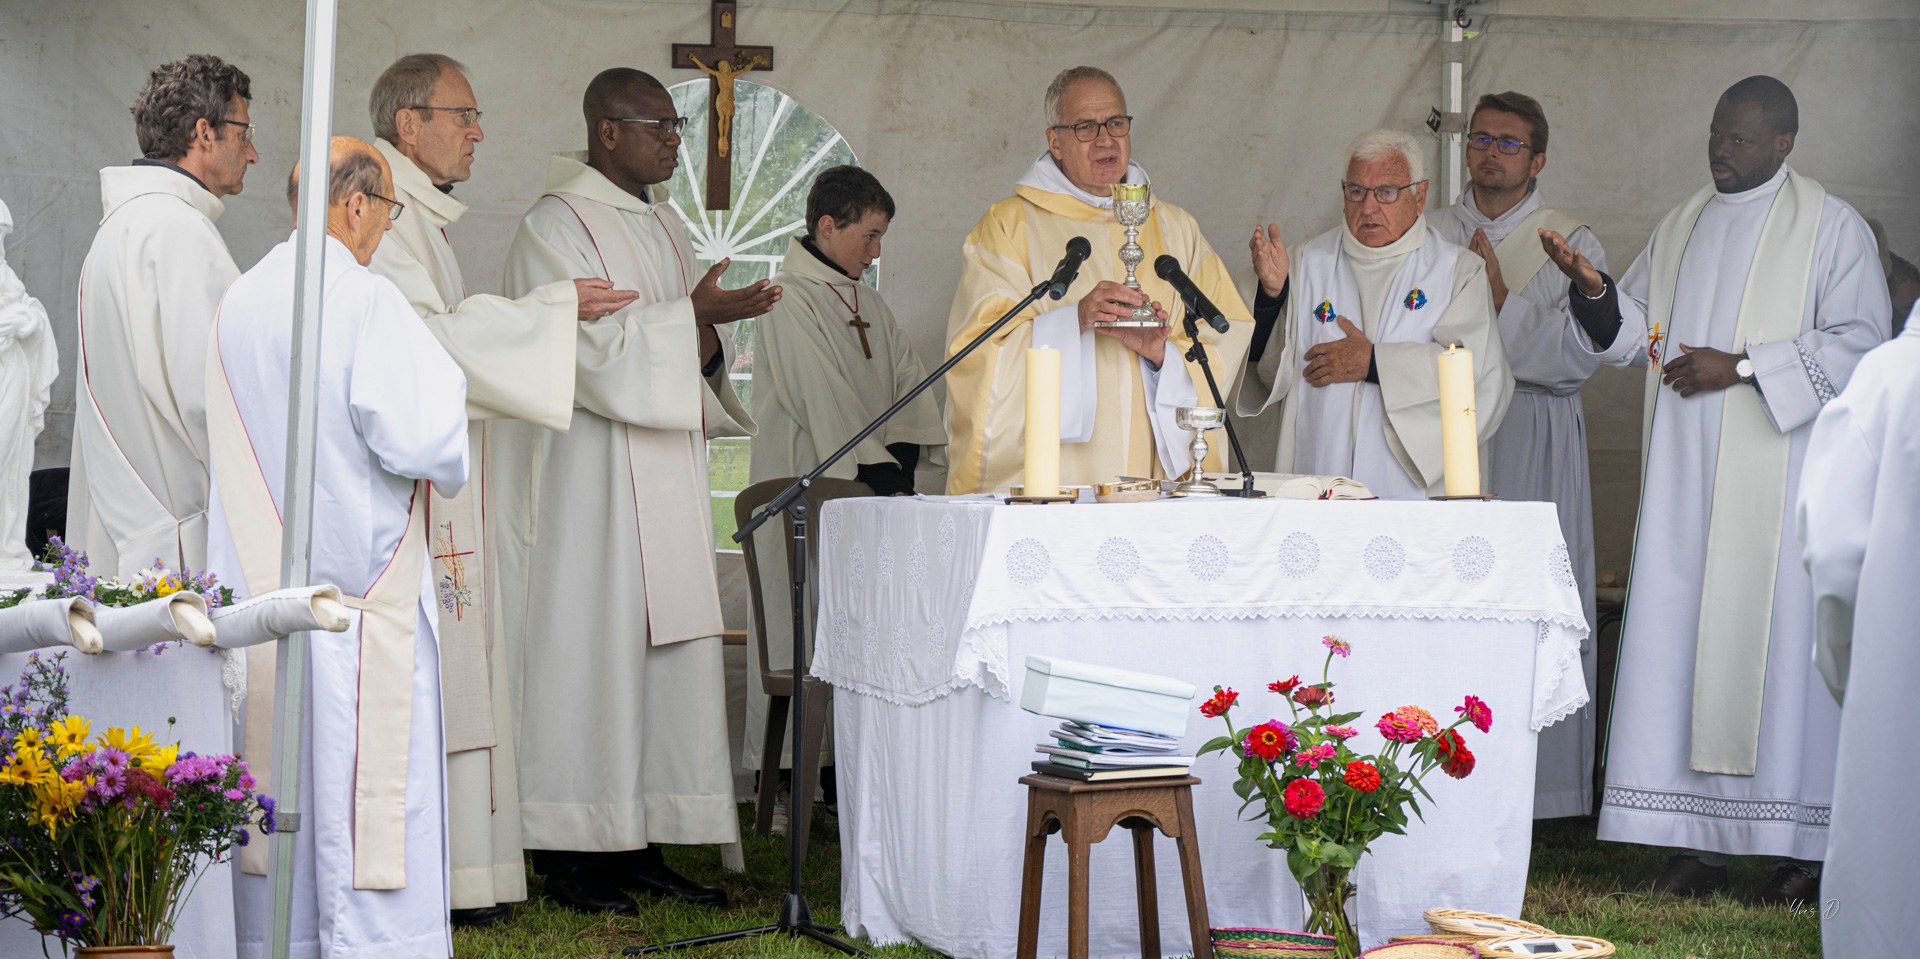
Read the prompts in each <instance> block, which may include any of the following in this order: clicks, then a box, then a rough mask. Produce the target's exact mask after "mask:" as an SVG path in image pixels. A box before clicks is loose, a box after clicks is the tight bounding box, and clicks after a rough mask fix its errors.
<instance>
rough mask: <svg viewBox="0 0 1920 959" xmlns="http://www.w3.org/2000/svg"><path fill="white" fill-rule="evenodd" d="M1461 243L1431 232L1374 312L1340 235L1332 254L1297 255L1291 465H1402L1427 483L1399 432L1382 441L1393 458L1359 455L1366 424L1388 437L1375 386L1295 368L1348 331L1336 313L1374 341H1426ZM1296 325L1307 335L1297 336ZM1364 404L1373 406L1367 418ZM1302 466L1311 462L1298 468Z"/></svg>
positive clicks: (1355, 472) (1347, 471) (1357, 470)
mask: <svg viewBox="0 0 1920 959" xmlns="http://www.w3.org/2000/svg"><path fill="white" fill-rule="evenodd" d="M1341 232H1344V228H1342V230H1341ZM1460 249H1461V248H1460V247H1456V246H1453V245H1452V244H1449V243H1442V242H1440V238H1439V237H1437V236H1433V235H1431V234H1429V235H1428V237H1427V241H1426V242H1425V243H1422V244H1420V245H1419V246H1418V247H1415V248H1414V250H1413V251H1412V252H1411V253H1408V254H1407V256H1406V259H1405V260H1404V261H1402V262H1401V264H1400V267H1399V269H1397V270H1396V271H1395V272H1394V275H1393V283H1392V286H1391V287H1390V288H1389V292H1388V293H1387V295H1386V296H1383V297H1382V298H1381V303H1380V305H1379V309H1378V312H1376V313H1375V314H1374V315H1372V316H1368V315H1365V313H1364V312H1363V309H1362V304H1361V301H1360V285H1359V283H1358V281H1357V280H1356V279H1355V278H1354V275H1353V267H1352V264H1351V263H1350V262H1349V261H1348V254H1347V251H1346V249H1345V245H1344V243H1342V242H1341V241H1340V240H1335V242H1334V244H1333V255H1332V256H1311V257H1309V256H1301V257H1300V258H1299V261H1298V262H1296V263H1295V264H1294V268H1293V276H1292V279H1293V282H1294V283H1295V284H1296V285H1295V286H1294V288H1293V290H1292V292H1290V293H1289V294H1288V301H1289V302H1288V314H1289V315H1288V317H1287V322H1288V323H1290V324H1291V329H1290V331H1289V334H1288V337H1287V346H1288V350H1287V356H1286V357H1285V358H1283V359H1282V360H1281V362H1283V363H1292V364H1293V366H1294V373H1293V375H1294V376H1295V377H1296V380H1297V381H1296V383H1295V385H1294V389H1293V402H1294V403H1295V404H1297V406H1298V407H1299V413H1298V414H1297V418H1296V420H1295V433H1294V436H1295V442H1294V453H1293V463H1292V464H1291V471H1292V472H1306V473H1324V474H1330V475H1351V476H1359V477H1367V476H1379V475H1381V473H1382V471H1385V470H1400V471H1401V472H1403V473H1406V474H1407V476H1408V477H1409V479H1410V480H1412V481H1413V482H1414V483H1415V484H1416V485H1420V486H1427V485H1429V483H1430V480H1429V478H1428V477H1425V476H1422V475H1420V471H1419V469H1418V468H1417V466H1416V464H1415V463H1413V462H1412V457H1411V455H1410V454H1404V453H1403V452H1402V451H1403V450H1405V449H1407V443H1406V442H1405V441H1404V439H1403V441H1402V442H1401V443H1400V444H1399V446H1398V448H1395V444H1394V443H1393V442H1391V441H1389V442H1388V443H1387V446H1388V448H1389V450H1390V451H1391V452H1393V453H1394V454H1395V455H1394V460H1393V462H1389V463H1379V462H1370V463H1363V462H1360V461H1359V458H1360V457H1361V455H1362V453H1361V450H1360V448H1359V447H1358V445H1357V443H1356V442H1355V440H1356V437H1357V435H1358V431H1359V430H1360V429H1361V428H1362V427H1363V426H1369V427H1375V428H1378V429H1380V430H1381V431H1382V432H1383V433H1384V434H1385V435H1387V436H1388V437H1389V438H1391V437H1392V436H1393V434H1392V431H1391V430H1392V427H1391V424H1390V423H1389V422H1388V420H1387V415H1386V407H1385V404H1384V402H1383V401H1382V400H1381V398H1380V396H1379V390H1380V387H1379V386H1378V385H1376V384H1372V383H1364V382H1360V383H1329V384H1327V385H1326V386H1320V387H1315V386H1310V385H1308V384H1307V382H1306V378H1305V376H1304V374H1302V373H1300V372H1299V366H1300V362H1301V361H1300V357H1302V356H1305V355H1306V352H1307V351H1308V350H1310V349H1312V348H1313V347H1314V346H1315V345H1318V344H1321V343H1331V342H1334V341H1336V340H1340V339H1343V338H1345V336H1346V335H1347V334H1346V332H1345V331H1343V330H1341V329H1340V326H1339V323H1338V322H1337V318H1338V317H1341V316H1345V317H1347V318H1348V319H1349V320H1352V319H1356V318H1357V319H1358V320H1359V323H1360V327H1361V331H1362V332H1364V333H1365V334H1366V335H1367V339H1369V340H1372V341H1373V342H1375V343H1392V342H1400V343H1428V342H1431V341H1432V338H1433V327H1434V325H1435V324H1436V323H1438V322H1439V320H1440V317H1441V315H1442V314H1444V313H1446V311H1447V305H1448V303H1449V302H1450V301H1451V300H1452V297H1453V277H1454V270H1455V267H1456V264H1457V262H1458V259H1459V253H1460ZM1416 294H1417V295H1416ZM1301 331H1307V334H1306V335H1302V333H1301ZM1362 387H1370V388H1371V390H1372V393H1373V395H1372V396H1371V397H1369V396H1367V394H1366V392H1365V391H1363V390H1362ZM1363 409H1365V410H1368V411H1371V415H1367V416H1365V417H1364V422H1363ZM1436 441H1437V438H1436ZM1309 445H1310V446H1311V447H1312V448H1313V449H1314V450H1316V451H1317V452H1315V453H1313V454H1311V458H1310V459H1309V458H1307V456H1306V455H1305V454H1304V452H1303V451H1304V450H1305V449H1306V448H1308V447H1309ZM1403 456H1404V457H1405V458H1402V457H1403ZM1283 465H1286V464H1283ZM1303 465H1305V466H1311V467H1312V468H1303Z"/></svg>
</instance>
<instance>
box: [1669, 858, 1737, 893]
mask: <svg viewBox="0 0 1920 959" xmlns="http://www.w3.org/2000/svg"><path fill="white" fill-rule="evenodd" d="M1725 888H1727V867H1725V866H1709V865H1707V864H1706V863H1704V862H1701V861H1700V860H1699V859H1698V858H1696V857H1693V856H1689V855H1687V854H1686V853H1677V854H1675V855H1674V857H1673V858H1672V859H1669V860H1667V868H1665V869H1662V870H1660V876H1659V878H1657V879H1655V880H1654V881H1653V891H1654V892H1659V893H1665V894H1667V895H1669V896H1688V897H1694V898H1697V897H1700V896H1711V895H1713V894H1714V893H1716V892H1719V891H1721V890H1723V889H1725Z"/></svg>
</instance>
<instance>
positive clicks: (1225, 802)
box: [811, 496, 1587, 959]
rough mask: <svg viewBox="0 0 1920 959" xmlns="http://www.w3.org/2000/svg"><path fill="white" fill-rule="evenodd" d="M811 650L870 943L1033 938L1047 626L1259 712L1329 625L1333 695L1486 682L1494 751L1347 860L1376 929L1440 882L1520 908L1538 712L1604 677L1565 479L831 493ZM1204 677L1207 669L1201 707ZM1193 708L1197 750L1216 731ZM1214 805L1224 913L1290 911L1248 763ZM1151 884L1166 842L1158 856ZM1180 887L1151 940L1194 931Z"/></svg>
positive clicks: (1213, 878)
mask: <svg viewBox="0 0 1920 959" xmlns="http://www.w3.org/2000/svg"><path fill="white" fill-rule="evenodd" d="M820 525H821V529H820V536H821V540H822V548H821V561H820V575H819V577H818V588H819V602H820V605H819V616H818V622H817V626H816V632H815V643H814V654H813V660H812V664H811V672H812V673H813V674H814V675H816V676H819V677H821V678H822V679H825V680H826V681H827V682H829V683H831V684H833V685H834V686H835V687H836V688H837V691H838V695H836V696H834V698H833V703H834V715H835V729H836V745H835V754H836V756H837V757H838V759H837V762H836V771H837V774H838V777H839V794H840V831H841V843H842V860H841V863H842V865H841V868H842V879H841V896H842V898H841V912H840V916H841V920H842V922H843V923H844V924H845V925H846V927H847V929H848V930H849V931H850V932H852V933H854V934H856V935H862V936H866V937H868V938H870V939H872V940H873V941H874V942H876V943H888V942H901V941H907V940H914V941H918V942H920V943H922V944H924V945H926V946H928V947H931V948H933V949H936V950H939V951H941V952H943V953H946V954H948V955H952V956H955V957H962V959H965V957H996V959H997V957H1004V956H1010V955H1013V953H1014V944H1015V937H1016V933H1017V929H1016V925H1017V920H1018V915H1019V909H1018V906H1019V895H1020V863H1021V848H1022V847H1021V831H1022V826H1023V824H1024V822H1025V812H1024V810H1025V805H1024V804H1025V793H1024V789H1023V788H1022V787H1021V786H1020V785H1019V782H1018V780H1019V778H1020V777H1021V776H1022V775H1024V774H1026V773H1027V772H1029V771H1030V770H1029V765H1028V764H1029V763H1030V762H1031V761H1032V760H1033V759H1035V758H1036V756H1035V753H1034V749H1033V747H1034V744H1035V743H1036V742H1039V741H1041V740H1042V739H1045V738H1046V733H1047V732H1048V730H1050V729H1051V728H1052V727H1053V726H1054V725H1056V724H1057V722H1058V721H1057V720H1053V719H1048V718H1045V717H1041V716H1036V715H1033V714H1030V713H1026V712H1023V711H1022V710H1021V709H1020V708H1019V707H1018V706H1017V705H1016V704H1017V703H1018V702H1019V699H1020V691H1021V687H1022V682H1023V673H1024V663H1025V660H1026V657H1027V656H1028V655H1029V654H1039V655H1046V656H1053V657H1060V658H1065V659H1074V660H1082V661H1086V662H1093V663H1100V664H1106V665H1112V666H1119V667H1123V668H1128V669H1136V670H1142V671H1147V672H1153V673H1159V674H1163V675H1167V676H1173V677H1177V678H1179V679H1183V680H1186V681H1189V682H1192V683H1193V684H1194V685H1195V686H1196V687H1198V688H1199V689H1200V690H1201V692H1202V694H1203V695H1204V694H1206V693H1209V692H1210V691H1211V690H1212V687H1214V686H1215V685H1224V686H1230V687H1232V688H1234V689H1237V690H1239V691H1240V693H1241V698H1240V704H1241V705H1240V706H1239V708H1237V709H1236V710H1235V711H1234V718H1235V720H1236V722H1237V723H1238V725H1239V726H1240V727H1241V728H1245V727H1246V726H1249V725H1252V724H1254V723H1257V722H1260V721H1262V720H1265V719H1267V718H1271V717H1285V716H1286V715H1287V712H1286V707H1285V705H1284V704H1283V703H1282V701H1281V698H1280V697H1279V696H1278V695H1276V694H1274V693H1271V692H1268V691H1267V689H1266V685H1267V683H1269V682H1272V681H1275V680H1280V679H1285V678H1287V677H1288V676H1290V675H1294V674H1299V675H1300V676H1301V677H1302V678H1303V679H1304V680H1306V681H1308V682H1314V681H1318V679H1319V678H1320V670H1321V664H1322V662H1323V660H1325V659H1326V656H1327V650H1326V648H1325V647H1323V646H1322V645H1321V643H1320V639H1321V637H1322V636H1324V635H1329V634H1337V635H1339V636H1341V637H1342V638H1344V639H1346V640H1347V641H1349V642H1350V643H1352V645H1353V653H1352V657H1351V658H1350V659H1337V658H1336V659H1335V660H1334V661H1333V667H1332V669H1333V672H1332V677H1331V678H1332V679H1333V680H1334V682H1336V683H1337V684H1338V687H1337V689H1336V695H1337V696H1338V697H1339V705H1340V706H1341V707H1343V708H1346V709H1348V710H1353V709H1365V710H1366V711H1367V714H1368V715H1367V716H1366V717H1365V718H1363V719H1362V720H1361V721H1359V722H1357V723H1356V724H1355V725H1356V726H1358V727H1360V728H1361V730H1362V733H1361V736H1360V737H1359V738H1358V739H1357V740H1356V741H1355V746H1356V747H1357V748H1358V749H1360V750H1361V751H1363V752H1372V751H1374V750H1375V749H1376V748H1377V747H1378V746H1379V744H1380V739H1379V736H1378V734H1377V733H1376V732H1374V730H1373V728H1372V726H1373V722H1374V720H1375V719H1376V718H1377V717H1378V715H1379V714H1380V713H1382V712H1384V711H1387V710H1390V709H1392V708H1394V707H1397V706H1400V705H1404V704H1414V705H1420V706H1424V707H1425V708H1427V709H1429V710H1430V711H1432V712H1433V713H1434V715H1435V716H1436V717H1438V718H1440V720H1441V721H1442V722H1443V723H1445V722H1450V721H1451V720H1452V719H1453V718H1454V712H1453V708H1454V707H1455V706H1457V705H1459V704H1460V702H1461V701H1462V699H1463V698H1464V696H1465V695H1466V694H1468V693H1472V694H1474V695H1477V696H1479V697H1481V698H1482V699H1484V700H1486V701H1487V703H1488V704H1490V705H1491V706H1492V708H1493V712H1494V725H1493V731H1492V732H1491V733H1490V734H1487V735H1480V734H1479V733H1477V732H1476V731H1474V730H1473V729H1471V727H1468V728H1467V731H1466V737H1467V741H1468V745H1469V746H1470V747H1471V748H1472V749H1473V751H1474V753H1475V754H1476V756H1477V757H1478V761H1479V762H1478V768H1477V769H1475V771H1474V773H1473V774H1472V776H1470V777H1469V778H1467V779H1465V780H1460V781H1455V780H1453V779H1450V778H1448V777H1446V776H1444V775H1441V774H1439V772H1438V771H1436V772H1435V773H1434V774H1433V775H1432V776H1431V777H1430V778H1429V779H1428V781H1427V785H1428V788H1429V789H1430V791H1431V792H1432V793H1433V797H1434V802H1433V803H1431V804H1428V803H1424V802H1423V803H1422V808H1423V809H1424V810H1425V813H1426V818H1425V820H1424V822H1422V821H1418V820H1416V821H1415V822H1414V823H1413V825H1412V826H1411V828H1410V829H1409V835H1407V836H1405V837H1399V836H1387V837H1383V838H1382V839H1381V840H1380V841H1379V842H1376V843H1375V844H1374V851H1373V853H1372V854H1371V855H1369V856H1368V857H1367V859H1366V860H1364V861H1363V864H1362V866H1361V868H1360V869H1359V870H1358V871H1357V873H1356V882H1357V884H1358V886H1359V888H1360V895H1359V897H1358V899H1357V911H1358V918H1359V924H1360V930H1361V934H1362V937H1363V939H1364V940H1365V941H1366V942H1368V943H1369V944H1372V943H1378V942H1381V941H1384V940H1385V939H1386V938H1387V937H1388V936H1392V935H1399V934H1403V933H1412V932H1421V931H1425V929H1426V926H1425V923H1424V922H1422V921H1421V919H1420V913H1421V911H1422V910H1424V909H1426V908H1429V907H1433V906H1453V907H1459V908H1467V909H1478V910H1485V911H1489V912H1497V913H1504V914H1508V915H1518V913H1519V911H1520V907H1521V903H1522V899H1523V897H1524V895H1525V890H1526V878H1527V863H1528V858H1529V855H1530V853H1531V837H1532V827H1533V809H1532V805H1533V774H1534V759H1535V738H1536V736H1535V734H1536V733H1537V732H1538V731H1539V730H1540V729H1541V728H1543V727H1544V726H1546V725H1548V724H1551V723H1553V722H1556V721H1558V720H1559V719H1561V718H1563V717H1565V716H1567V715H1569V714H1571V713H1572V712H1573V711H1575V710H1577V709H1578V708H1579V707H1580V706H1581V705H1582V704H1584V703H1585V702H1586V700H1587V690H1586V688H1585V683H1584V680H1583V677H1582V674H1581V671H1580V668H1579V650H1580V647H1581V644H1582V643H1583V642H1585V641H1586V633H1587V626H1586V621H1585V616H1584V615H1583V613H1582V610H1581V605H1580V597H1579V593H1578V591H1577V590H1576V588H1575V585H1574V578H1573V571H1572V566H1571V564H1570V563H1569V561H1568V555H1567V548H1566V544H1565V542H1564V541H1563V540H1562V539H1561V536H1560V528H1559V522H1558V520H1557V518H1556V514H1555V512H1554V507H1553V506H1552V505H1551V504H1546V503H1505V502H1387V501H1355V502H1310V501H1298V500H1276V499H1269V500H1251V501H1249V500H1237V499H1233V500H1164V501H1160V502H1155V503H1136V504H1115V505H1105V504H1094V503H1084V502H1083V503H1077V504H1073V505H1057V506H1005V505H1001V504H1000V503H999V501H998V500H995V499H992V498H990V497H980V496H973V497H917V498H873V499H854V500H836V501H833V502H831V503H828V504H826V507H825V509H824V510H823V511H822V515H821V524H820ZM1199 700H1200V697H1199V696H1196V698H1195V705H1196V707H1197V706H1198V703H1199ZM1225 729H1226V727H1225V725H1224V724H1223V723H1222V722H1221V721H1219V720H1209V719H1205V718H1203V717H1201V716H1200V714H1199V712H1198V710H1197V708H1196V709H1195V711H1194V712H1193V714H1192V720H1191V721H1190V722H1189V724H1188V727H1187V733H1186V737H1185V744H1186V747H1187V750H1188V751H1193V750H1195V749H1197V748H1198V747H1199V746H1200V744H1201V743H1203V742H1205V741H1206V740H1207V739H1209V738H1212V737H1213V736H1216V735H1219V734H1221V733H1223V732H1225ZM1193 771H1194V774H1195V775H1197V776H1199V777H1200V779H1201V780H1202V785H1200V786H1198V787H1195V793H1194V797H1195V807H1196V808H1195V814H1196V818H1197V823H1198V831H1199V836H1200V842H1201V853H1202V862H1203V866H1204V870H1205V875H1206V885H1207V899H1208V903H1209V909H1210V912H1211V918H1212V922H1213V924H1214V925H1215V926H1268V927H1278V928H1290V929H1298V928H1301V927H1302V925H1303V921H1304V920H1303V910H1302V903H1301V899H1300V895H1299V892H1298V889H1297V887H1296V886H1295V885H1294V882H1293V880H1292V878H1291V876H1290V875H1289V874H1288V872H1287V869H1286V862H1285V856H1284V853H1282V852H1280V851H1277V850H1272V849H1268V848H1267V847H1266V846H1264V845H1263V844H1261V843H1259V842H1257V841H1256V840H1255V839H1254V837H1255V836H1257V835H1258V834H1260V833H1261V832H1263V831H1265V824H1264V822H1248V821H1242V820H1240V819H1238V817H1237V811H1238V809H1239V805H1240V802H1239V800H1238V799H1237V798H1236V797H1235V796H1234V795H1233V791H1232V786H1233V779H1234V776H1233V763H1232V762H1231V761H1229V760H1228V759H1227V758H1226V757H1222V756H1220V755H1217V754H1216V755H1212V756H1207V757H1203V758H1202V759H1200V760H1199V761H1198V762H1196V763H1195V765H1194V767H1193ZM1063 859H1064V857H1058V856H1055V857H1049V861H1048V863H1047V866H1048V870H1047V878H1046V882H1047V890H1046V895H1045V897H1044V899H1043V902H1044V903H1045V904H1046V906H1045V908H1044V909H1043V915H1042V919H1041V939H1040V954H1041V955H1043V956H1044V955H1060V954H1063V953H1064V949H1065V928H1066V922H1065V917H1064V903H1065V902H1066V894H1065V883H1066V877H1065V862H1064V861H1063ZM1156 864H1157V867H1158V869H1159V883H1160V888H1162V889H1173V888H1178V885H1177V884H1178V881H1179V877H1178V875H1177V874H1176V872H1175V867H1174V857H1173V856H1172V855H1171V854H1169V855H1163V856H1159V857H1156ZM1092 865H1093V884H1092V902H1093V910H1094V912H1093V921H1092V943H1091V944H1092V954H1093V955H1094V956H1116V957H1117V956H1137V955H1139V951H1138V948H1139V947H1138V944H1137V940H1136V939H1135V933H1136V930H1137V929H1138V925H1137V923H1136V921H1135V920H1136V917H1135V914H1134V910H1135V905H1134V897H1133V878H1132V858H1131V855H1130V850H1129V848H1128V847H1127V844H1125V843H1120V844H1115V843H1103V844H1100V845H1098V846H1095V847H1094V849H1093V859H1092ZM1182 908H1183V907H1182V905H1181V903H1180V902H1179V900H1178V898H1177V897H1163V901H1162V903H1161V911H1162V915H1161V928H1162V930H1163V936H1162V946H1163V948H1164V950H1165V953H1166V955H1168V956H1184V955H1190V954H1191V946H1190V944H1189V941H1188V937H1187V935H1186V932H1185V921H1184V916H1183V915H1182V913H1181V909H1182Z"/></svg>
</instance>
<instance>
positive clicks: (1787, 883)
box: [1760, 866, 1820, 907]
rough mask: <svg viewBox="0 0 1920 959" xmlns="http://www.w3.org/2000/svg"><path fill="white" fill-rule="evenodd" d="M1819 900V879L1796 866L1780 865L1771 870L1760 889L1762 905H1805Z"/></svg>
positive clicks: (1813, 903)
mask: <svg viewBox="0 0 1920 959" xmlns="http://www.w3.org/2000/svg"><path fill="white" fill-rule="evenodd" d="M1819 901H1820V879H1819V877H1818V876H1810V875H1808V874H1807V872H1806V870H1804V869H1801V868H1800V867H1798V866H1781V867H1780V868H1778V869H1775V870H1774V871H1773V876H1772V877H1771V878H1769V879H1768V880H1767V884H1766V886H1764V887H1762V888H1761V890H1760V904H1761V905H1763V906H1788V907H1795V906H1798V907H1806V906H1812V905H1815V904H1816V903H1818V902H1819Z"/></svg>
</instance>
